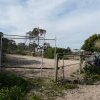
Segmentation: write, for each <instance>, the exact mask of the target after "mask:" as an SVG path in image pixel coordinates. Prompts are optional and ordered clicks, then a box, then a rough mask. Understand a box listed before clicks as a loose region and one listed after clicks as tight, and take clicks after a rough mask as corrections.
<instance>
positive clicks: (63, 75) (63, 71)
mask: <svg viewBox="0 0 100 100" xmlns="http://www.w3.org/2000/svg"><path fill="white" fill-rule="evenodd" d="M62 73H63V79H64V78H65V77H64V57H63V66H62Z"/></svg>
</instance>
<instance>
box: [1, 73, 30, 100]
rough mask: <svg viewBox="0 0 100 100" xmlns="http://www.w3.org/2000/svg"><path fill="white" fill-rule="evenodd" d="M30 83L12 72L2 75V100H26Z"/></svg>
mask: <svg viewBox="0 0 100 100" xmlns="http://www.w3.org/2000/svg"><path fill="white" fill-rule="evenodd" d="M30 86H31V84H30V82H29V81H28V80H25V79H24V78H22V77H20V76H17V75H15V74H13V73H10V72H1V73H0V100H25V98H26V96H25V95H26V93H27V92H28V90H29V89H30Z"/></svg>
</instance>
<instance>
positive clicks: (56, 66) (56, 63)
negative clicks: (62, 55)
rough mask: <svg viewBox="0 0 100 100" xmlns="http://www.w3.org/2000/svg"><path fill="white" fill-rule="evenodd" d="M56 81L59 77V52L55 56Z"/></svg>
mask: <svg viewBox="0 0 100 100" xmlns="http://www.w3.org/2000/svg"><path fill="white" fill-rule="evenodd" d="M55 58H56V59H55V82H57V79H58V54H56V57H55Z"/></svg>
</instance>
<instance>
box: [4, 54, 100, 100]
mask: <svg viewBox="0 0 100 100" xmlns="http://www.w3.org/2000/svg"><path fill="white" fill-rule="evenodd" d="M7 57H8V62H7V63H6V66H5V67H6V70H10V71H13V72H16V73H17V74H19V75H22V76H24V77H29V78H34V77H37V76H43V77H54V75H55V70H54V68H55V60H54V59H44V63H43V66H42V68H44V69H42V73H41V60H42V59H41V58H39V57H31V56H19V55H7ZM64 62H65V65H69V66H66V67H65V69H64V71H65V78H70V77H71V74H72V73H73V72H76V71H77V70H79V64H78V63H79V60H64ZM62 64H63V61H62V60H60V61H59V67H60V66H62ZM71 64H75V65H71ZM60 75H62V72H61V70H59V76H60ZM57 100H100V85H80V86H79V88H78V89H74V90H67V91H64V96H63V97H58V98H57Z"/></svg>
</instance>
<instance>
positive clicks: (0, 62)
mask: <svg viewBox="0 0 100 100" xmlns="http://www.w3.org/2000/svg"><path fill="white" fill-rule="evenodd" d="M2 36H3V33H2V32H0V69H1V66H2Z"/></svg>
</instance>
